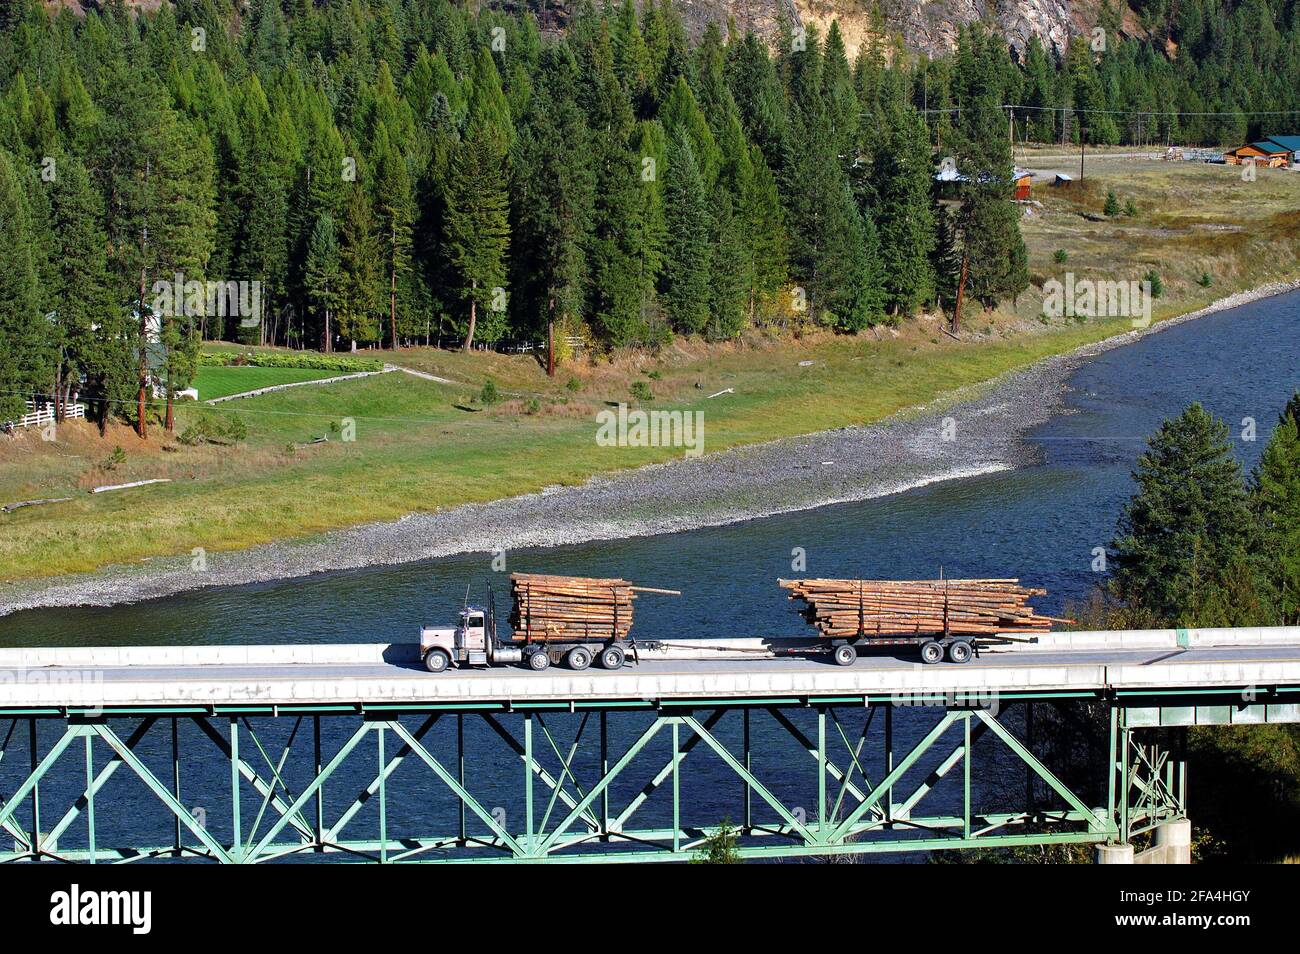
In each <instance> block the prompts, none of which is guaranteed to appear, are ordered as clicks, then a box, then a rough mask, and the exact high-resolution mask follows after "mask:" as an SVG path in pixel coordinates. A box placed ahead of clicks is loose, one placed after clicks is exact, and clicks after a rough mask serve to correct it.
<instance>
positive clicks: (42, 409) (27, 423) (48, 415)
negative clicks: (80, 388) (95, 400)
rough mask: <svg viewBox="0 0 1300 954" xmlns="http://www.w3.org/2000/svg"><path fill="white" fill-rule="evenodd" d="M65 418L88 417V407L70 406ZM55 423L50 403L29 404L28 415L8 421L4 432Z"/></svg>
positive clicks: (80, 405) (29, 402) (64, 413)
mask: <svg viewBox="0 0 1300 954" xmlns="http://www.w3.org/2000/svg"><path fill="white" fill-rule="evenodd" d="M63 416H64V417H65V418H73V417H81V418H84V417H85V416H86V405H84V404H69V405H68V406H67V407H65V408H64V409H63ZM53 421H54V405H53V404H48V403H41V404H39V405H38V404H37V403H36V402H35V401H28V402H27V413H26V414H24V415H23V416H22V417H20V418H18V420H16V421H6V422H5V425H4V430H13V429H14V428H17V427H44V426H45V425H46V424H50V423H52V422H53Z"/></svg>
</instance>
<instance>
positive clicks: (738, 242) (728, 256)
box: [707, 185, 754, 341]
mask: <svg viewBox="0 0 1300 954" xmlns="http://www.w3.org/2000/svg"><path fill="white" fill-rule="evenodd" d="M713 208H714V209H715V210H716V211H715V214H714V215H713V236H712V240H711V241H712V246H713V251H712V254H711V255H710V258H709V291H710V296H709V320H708V328H707V334H708V336H709V338H711V339H713V340H715V341H725V340H727V339H730V338H734V337H736V336H737V335H739V334H740V332H741V331H742V330H743V329H744V327H745V322H746V316H747V312H748V305H749V297H750V293H751V290H752V289H753V285H754V281H753V277H752V275H751V273H750V269H751V268H752V267H753V265H752V259H751V257H750V255H749V247H748V246H749V243H748V241H747V238H748V236H747V233H746V231H745V221H744V219H743V218H742V217H741V216H739V215H736V214H735V213H734V212H733V210H732V203H731V195H730V194H729V193H728V192H727V190H726V189H724V188H722V187H721V185H719V186H718V187H717V188H715V189H714V198H713Z"/></svg>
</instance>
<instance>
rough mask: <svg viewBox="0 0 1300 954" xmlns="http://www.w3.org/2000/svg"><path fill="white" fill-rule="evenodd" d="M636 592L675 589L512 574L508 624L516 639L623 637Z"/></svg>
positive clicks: (630, 624) (582, 578) (598, 580)
mask: <svg viewBox="0 0 1300 954" xmlns="http://www.w3.org/2000/svg"><path fill="white" fill-rule="evenodd" d="M638 592H641V593H674V594H675V593H676V591H674V590H659V589H653V588H651V587H645V586H633V585H632V584H631V583H629V582H628V581H627V580H620V579H593V578H589V577H582V576H545V575H543V574H540V573H512V574H510V593H511V596H513V597H514V610H513V611H512V612H511V614H510V626H511V628H512V629H513V630H514V638H515V639H517V640H527V639H532V640H548V639H558V640H574V641H580V642H605V641H607V640H610V639H619V640H621V639H626V638H627V636H628V633H629V631H630V630H631V629H632V600H633V599H635V597H636V594H637V593H638Z"/></svg>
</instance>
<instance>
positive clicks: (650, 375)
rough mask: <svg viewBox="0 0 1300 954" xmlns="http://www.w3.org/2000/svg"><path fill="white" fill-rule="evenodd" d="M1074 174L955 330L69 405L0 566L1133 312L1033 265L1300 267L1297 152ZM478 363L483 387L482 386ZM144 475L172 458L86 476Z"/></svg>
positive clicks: (877, 395) (6, 443) (862, 395)
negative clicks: (617, 419)
mask: <svg viewBox="0 0 1300 954" xmlns="http://www.w3.org/2000/svg"><path fill="white" fill-rule="evenodd" d="M1088 174H1089V178H1088V179H1087V180H1085V181H1084V182H1083V183H1076V184H1075V185H1074V186H1072V187H1070V188H1068V189H1058V188H1053V187H1050V186H1041V187H1035V191H1034V198H1035V199H1036V200H1038V201H1039V203H1040V204H1039V205H1038V206H1036V207H1033V208H1032V214H1030V215H1028V216H1027V217H1026V218H1025V219H1024V220H1023V228H1024V233H1025V237H1026V240H1027V242H1028V244H1029V248H1030V263H1031V271H1032V273H1033V276H1034V281H1035V283H1036V285H1035V287H1034V288H1031V289H1030V291H1029V292H1027V293H1025V294H1024V295H1022V296H1021V298H1020V300H1019V301H1018V302H1017V303H1015V305H1014V307H1013V306H1011V305H1008V307H1006V308H1005V309H1001V310H998V311H993V312H982V311H980V310H979V309H978V308H974V309H970V310H968V311H967V313H966V314H965V315H964V316H963V328H962V334H961V336H960V337H961V340H960V341H956V340H953V339H952V338H951V337H949V336H947V335H945V334H944V333H943V332H942V328H943V327H945V326H946V324H945V322H946V319H944V318H943V317H942V316H939V315H929V316H922V317H920V318H917V319H914V320H911V321H908V322H906V323H905V324H904V325H903V326H902V327H901V328H899V329H897V330H896V331H890V330H886V329H881V330H879V331H877V332H868V333H865V334H863V335H860V336H858V337H855V338H848V337H842V336H835V335H829V334H825V333H818V334H811V335H805V336H803V337H801V338H798V339H794V338H791V337H789V336H766V335H762V334H759V333H757V332H755V333H751V334H750V335H749V336H748V337H746V338H745V339H744V340H742V341H739V342H733V343H728V344H722V345H705V344H703V343H701V342H698V341H683V342H679V343H676V344H674V345H672V346H670V347H669V348H667V349H665V350H664V351H662V352H660V353H659V354H654V355H652V354H649V353H644V352H629V353H620V354H616V355H614V356H612V358H610V359H608V360H606V359H602V360H599V361H592V360H587V359H578V360H574V361H570V362H566V363H565V364H564V365H563V366H562V367H561V368H560V370H559V372H558V373H557V375H556V377H555V378H554V379H548V378H547V377H546V375H545V373H544V369H543V368H542V367H541V365H540V363H539V361H538V360H537V359H536V358H535V357H529V356H505V355H496V354H482V353H476V354H471V355H464V354H459V353H451V352H440V351H436V350H430V349H412V350H408V351H400V352H397V353H395V354H394V353H387V352H386V353H384V354H383V355H382V357H383V358H384V359H385V360H387V361H390V362H392V363H394V364H400V365H404V366H407V367H410V368H413V369H416V370H421V371H425V372H429V373H432V374H436V375H438V376H439V377H443V378H446V379H449V380H451V381H453V382H455V383H453V384H442V383H438V382H434V381H429V380H427V379H423V378H419V377H416V376H414V375H408V374H401V373H390V374H383V375H376V376H373V377H367V378H361V379H356V380H350V381H341V382H336V383H332V384H324V385H319V386H316V387H306V388H292V389H288V390H285V391H281V392H277V393H274V394H268V395H264V396H260V397H256V398H247V399H240V400H235V401H230V402H225V403H223V404H220V405H216V406H214V407H210V408H196V407H182V408H181V410H180V411H179V423H178V429H179V428H183V427H184V426H185V424H186V423H187V421H188V420H190V419H191V418H192V417H193V416H195V415H203V414H206V415H217V414H222V415H230V414H237V415H238V416H239V417H240V419H241V420H242V421H243V422H244V423H245V424H246V426H247V428H248V434H249V436H248V439H247V440H246V441H244V442H243V443H241V444H239V445H237V446H234V447H227V446H214V445H200V446H195V447H188V446H184V445H181V444H179V443H176V442H175V441H174V440H168V439H160V438H162V437H163V435H162V432H161V431H160V430H157V429H155V430H154V431H153V433H152V434H151V437H152V438H153V439H152V440H150V441H149V442H147V443H142V442H140V441H139V440H138V439H137V438H136V437H135V436H134V434H133V433H132V432H131V431H130V430H129V429H128V428H126V427H122V426H114V427H110V429H109V431H108V433H107V434H106V435H104V436H103V437H101V436H99V435H98V433H97V432H96V431H95V430H94V429H93V428H92V427H90V426H88V425H83V424H81V423H70V424H67V425H65V426H63V427H62V428H61V429H60V431H59V439H58V440H57V441H55V442H52V443H46V442H43V441H41V440H40V438H39V436H36V435H25V436H22V437H19V438H16V439H0V504H3V503H7V502H10V501H15V500H26V499H32V498H45V497H62V496H70V497H72V498H73V499H71V500H70V501H67V502H64V503H58V504H50V505H44V506H39V507H27V508H24V509H21V510H17V511H15V512H13V513H10V514H0V527H2V528H3V532H0V579H8V580H12V579H16V578H21V577H31V576H41V575H48V574H53V573H61V572H68V571H77V570H87V569H92V568H94V567H98V566H102V565H105V564H109V563H123V562H134V561H138V560H142V559H146V558H148V557H151V556H155V555H159V554H178V553H189V552H190V551H191V549H192V548H194V547H204V548H205V549H207V550H210V551H211V550H220V549H231V548H239V547H246V546H250V545H253V544H257V543H261V542H266V541H269V540H273V539H276V538H280V537H290V536H296V535H302V534H308V533H313V532H317V531H321V530H327V529H331V528H336V527H341V526H347V525H351V524H356V523H361V522H367V521H372V520H383V519H392V518H396V517H398V516H401V515H403V514H406V513H411V512H417V511H432V510H437V509H441V508H445V507H450V506H455V505H457V504H462V503H468V502H479V501H486V500H492V499H496V498H500V497H502V496H507V495H512V494H518V493H525V492H528V491H535V490H540V489H542V488H544V487H546V486H548V485H555V484H572V483H577V482H581V481H583V480H586V479H587V478H588V477H590V476H591V475H592V474H595V473H599V472H603V471H610V470H615V469H619V468H625V467H633V466H638V465H641V464H646V463H651V462H657V461H662V460H667V459H670V458H673V457H675V456H680V454H681V451H680V450H676V451H674V450H672V449H666V448H658V449H656V448H644V449H634V448H612V447H600V446H598V445H597V444H596V442H595V439H594V438H595V430H596V427H595V422H594V416H595V414H596V413H597V412H599V411H600V410H601V409H603V408H605V407H607V406H609V405H610V404H614V403H617V402H620V401H626V402H630V403H634V404H635V403H637V402H636V401H635V400H634V399H633V397H632V389H633V386H634V384H636V383H637V382H640V383H641V384H642V385H643V386H644V387H648V388H649V389H650V390H651V391H652V392H653V395H654V398H653V401H651V402H649V406H651V407H655V408H665V409H684V410H700V411H703V412H704V415H705V450H706V451H716V450H720V449H723V448H725V447H730V446H735V445H738V444H745V443H752V442H755V441H764V440H770V439H773V438H778V437H783V436H788V435H793V434H798V433H805V432H809V431H814V430H820V429H825V428H830V427H839V426H844V425H849V424H861V423H867V422H871V421H876V420H879V419H881V418H883V417H886V416H888V415H890V414H892V413H895V412H897V411H900V410H903V409H906V408H910V407H914V406H916V405H919V404H923V403H926V402H929V401H932V400H935V399H936V398H940V397H941V396H943V395H945V394H946V393H949V392H951V391H953V390H954V389H956V388H959V387H962V386H965V385H977V384H979V383H980V382H985V381H988V380H990V379H992V378H994V377H996V376H997V375H999V374H1001V373H1002V372H1005V371H1007V370H1011V369H1014V368H1018V367H1023V366H1024V365H1027V364H1029V363H1031V362H1033V361H1035V360H1037V359H1039V358H1042V357H1044V356H1047V355H1050V354H1055V353H1060V352H1062V351H1066V350H1069V349H1071V348H1074V347H1076V346H1078V345H1081V344H1084V343H1087V342H1091V341H1096V340H1099V339H1101V338H1104V337H1107V336H1109V335H1112V334H1116V333H1119V332H1122V331H1126V330H1128V328H1129V327H1130V323H1129V320H1128V319H1107V320H1096V319H1093V320H1085V321H1078V320H1071V319H1056V318H1053V319H1048V318H1045V317H1044V316H1043V313H1042V293H1041V285H1042V283H1043V282H1045V281H1046V280H1047V279H1049V278H1054V277H1057V278H1059V277H1061V276H1062V275H1063V274H1064V273H1065V272H1066V271H1073V272H1074V273H1075V275H1076V278H1082V277H1092V278H1106V279H1109V280H1121V279H1122V280H1127V279H1134V280H1140V279H1141V278H1142V276H1143V275H1144V274H1145V273H1146V272H1147V271H1148V270H1150V269H1155V270H1157V271H1158V272H1159V273H1160V275H1161V278H1162V281H1163V284H1164V286H1165V291H1164V295H1163V297H1162V298H1161V299H1160V300H1159V302H1158V306H1157V308H1156V310H1155V317H1156V319H1157V320H1159V319H1161V318H1166V317H1169V316H1172V315H1174V314H1181V313H1185V312H1186V311H1189V310H1192V309H1194V308H1197V307H1200V306H1202V305H1204V304H1207V303H1209V302H1211V301H1213V300H1215V299H1218V298H1221V297H1223V296H1225V295H1227V294H1230V293H1231V292H1233V291H1239V290H1242V289H1246V288H1252V287H1256V286H1258V285H1261V284H1263V283H1265V282H1268V281H1274V280H1279V279H1286V278H1292V277H1296V276H1298V275H1300V262H1298V252H1300V241H1297V229H1298V228H1300V211H1297V210H1298V209H1300V175H1293V174H1289V173H1283V172H1269V171H1263V170H1261V171H1260V173H1259V178H1258V180H1257V181H1255V182H1252V183H1246V182H1242V181H1241V179H1240V177H1239V175H1238V172H1237V170H1234V169H1230V168H1224V167H1218V166H1204V165H1193V164H1190V163H1161V162H1137V161H1132V160H1120V159H1114V160H1097V161H1096V162H1095V163H1092V164H1090V166H1089V173H1088ZM1109 187H1113V188H1115V190H1116V192H1117V193H1118V194H1119V197H1120V201H1121V204H1122V203H1124V202H1125V200H1126V199H1128V198H1130V197H1131V198H1132V199H1133V201H1134V202H1135V203H1136V205H1137V207H1138V212H1137V214H1136V215H1135V216H1132V217H1124V216H1121V217H1118V218H1116V219H1111V220H1108V219H1105V217H1104V216H1102V215H1101V210H1102V205H1103V203H1104V200H1105V195H1106V190H1107V188H1109ZM1057 249H1061V250H1064V251H1065V252H1066V261H1065V262H1064V263H1060V262H1058V261H1056V260H1055V258H1054V255H1053V253H1054V252H1055V251H1056V250H1057ZM1206 275H1208V276H1209V282H1210V284H1209V285H1208V286H1206V285H1204V284H1202V282H1203V281H1205V277H1204V276H1206ZM204 370H205V373H206V371H207V370H209V369H204ZM211 370H231V371H236V370H237V371H240V372H246V371H253V370H261V369H251V368H240V369H211ZM277 373H279V374H283V373H284V372H277ZM309 373H311V372H309ZM489 378H490V379H491V380H492V381H493V382H494V383H495V385H496V387H497V389H498V391H499V392H500V394H501V400H500V401H499V402H498V403H495V404H492V405H490V406H483V405H482V404H481V403H480V402H479V401H478V395H479V393H480V391H481V389H482V387H483V384H484V382H485V381H486V380H487V379H489ZM254 386H257V385H254ZM202 388H203V385H202V382H201V383H200V393H201V394H202V393H203V390H202ZM726 389H731V391H730V392H729V393H725V394H721V395H719V396H717V397H713V398H710V397H709V395H712V394H715V393H716V392H719V391H724V390H726ZM239 390H245V388H242V387H241V388H239ZM638 390H640V389H638ZM353 435H355V440H347V439H346V438H348V437H350V436H353ZM322 437H323V438H326V440H325V441H323V442H320V443H311V442H313V441H316V440H318V439H319V438H322ZM116 447H120V448H121V449H122V452H123V454H124V455H125V460H122V459H121V455H117V454H115V453H114V449H115V448H116ZM151 477H168V478H171V482H170V483H166V484H155V485H151V486H148V487H141V488H136V489H131V490H125V491H120V492H114V493H109V494H102V495H94V496H92V495H90V494H88V493H86V491H87V490H88V489H89V488H90V487H92V486H96V485H98V484H104V483H121V482H125V481H130V480H139V479H146V478H151Z"/></svg>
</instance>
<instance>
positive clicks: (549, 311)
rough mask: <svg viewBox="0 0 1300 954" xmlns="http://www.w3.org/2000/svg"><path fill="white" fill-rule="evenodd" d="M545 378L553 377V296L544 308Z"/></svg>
mask: <svg viewBox="0 0 1300 954" xmlns="http://www.w3.org/2000/svg"><path fill="white" fill-rule="evenodd" d="M546 376H547V377H548V378H553V377H555V295H553V294H552V295H551V300H550V301H549V302H547V307H546Z"/></svg>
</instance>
